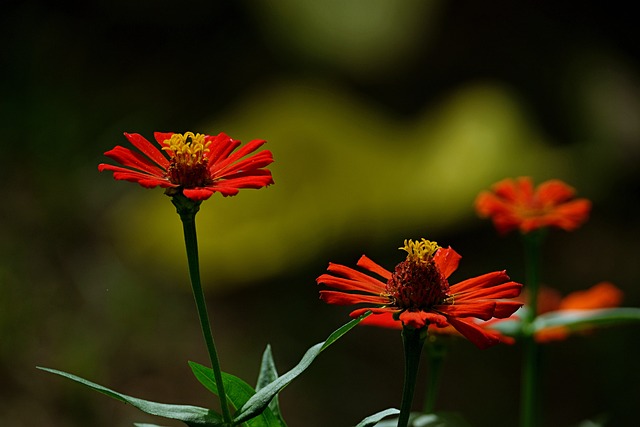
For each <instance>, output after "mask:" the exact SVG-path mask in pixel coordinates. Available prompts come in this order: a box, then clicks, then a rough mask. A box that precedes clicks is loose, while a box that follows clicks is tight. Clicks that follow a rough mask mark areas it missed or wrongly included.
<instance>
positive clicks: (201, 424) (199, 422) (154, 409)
mask: <svg viewBox="0 0 640 427" xmlns="http://www.w3.org/2000/svg"><path fill="white" fill-rule="evenodd" d="M38 369H41V370H43V371H46V372H50V373H52V374H56V375H60V376H62V377H65V378H68V379H70V380H73V381H75V382H77V383H80V384H82V385H84V386H86V387H89V388H91V389H93V390H95V391H99V392H100V393H104V394H106V395H107V396H109V397H112V398H114V399H116V400H119V401H121V402H124V403H128V404H130V405H131V406H133V407H135V408H138V409H139V410H141V411H142V412H145V413H147V414H150V415H156V416H158V417H164V418H169V419H172V420H178V421H182V422H184V423H185V424H186V425H188V426H190V427H215V426H222V425H223V421H222V417H221V416H220V415H219V414H217V413H216V412H214V411H212V410H209V409H205V408H200V407H197V406H188V405H172V404H166V403H156V402H149V401H147V400H142V399H138V398H136V397H131V396H127V395H126V394H122V393H118V392H116V391H113V390H110V389H108V388H106V387H103V386H101V385H99V384H95V383H92V382H91V381H87V380H85V379H84V378H80V377H77V376H75V375H72V374H68V373H66V372H63V371H58V370H56V369H50V368H41V367H38ZM143 425H144V424H143Z"/></svg>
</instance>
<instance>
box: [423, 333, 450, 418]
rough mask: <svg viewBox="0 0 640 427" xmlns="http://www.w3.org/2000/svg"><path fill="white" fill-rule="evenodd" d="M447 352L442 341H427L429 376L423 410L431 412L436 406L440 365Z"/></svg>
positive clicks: (426, 412)
mask: <svg viewBox="0 0 640 427" xmlns="http://www.w3.org/2000/svg"><path fill="white" fill-rule="evenodd" d="M446 354H447V346H446V345H445V344H443V343H442V342H438V341H434V342H431V341H430V342H429V344H428V345H427V363H428V364H429V378H428V380H427V391H426V394H425V399H424V407H423V412H424V413H425V414H431V413H433V411H434V410H435V408H436V400H437V398H438V390H439V389H440V379H441V378H442V366H443V365H444V359H445V358H446Z"/></svg>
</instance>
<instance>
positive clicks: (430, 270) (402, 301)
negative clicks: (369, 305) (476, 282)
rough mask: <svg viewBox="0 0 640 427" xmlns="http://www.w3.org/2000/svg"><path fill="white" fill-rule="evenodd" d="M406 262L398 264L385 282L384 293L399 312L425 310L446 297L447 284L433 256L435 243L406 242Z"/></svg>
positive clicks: (403, 248) (423, 241)
mask: <svg viewBox="0 0 640 427" xmlns="http://www.w3.org/2000/svg"><path fill="white" fill-rule="evenodd" d="M400 249H402V250H404V251H406V252H407V259H406V260H404V261H402V262H401V263H400V264H398V265H397V266H396V268H395V270H394V272H393V274H392V275H391V278H390V279H389V281H388V282H387V286H386V292H387V294H388V295H389V296H390V297H391V298H392V299H393V300H394V302H395V304H396V305H397V306H398V307H400V308H402V309H409V310H415V309H420V310H423V309H428V308H430V307H432V306H434V305H436V304H440V303H442V302H443V301H444V300H445V299H447V297H448V294H447V293H448V291H449V282H448V281H447V279H446V278H445V277H444V276H443V275H442V273H441V272H440V270H439V269H438V266H437V265H436V263H435V262H434V260H433V256H434V255H435V253H436V252H437V251H438V249H440V247H439V246H438V244H437V243H435V242H431V241H429V240H425V239H422V240H421V241H419V242H414V241H412V240H405V242H404V247H402V248H400Z"/></svg>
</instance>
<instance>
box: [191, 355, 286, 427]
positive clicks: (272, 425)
mask: <svg viewBox="0 0 640 427" xmlns="http://www.w3.org/2000/svg"><path fill="white" fill-rule="evenodd" d="M189 366H190V367H191V370H192V371H193V374H194V375H195V377H196V378H197V379H198V381H200V383H201V384H202V385H204V386H205V388H206V389H207V390H209V391H210V392H212V393H213V394H215V395H216V396H217V395H218V388H217V387H216V380H215V375H214V373H213V370H212V369H211V368H207V367H206V366H203V365H200V364H199V363H195V362H189ZM222 381H224V390H225V393H226V394H227V399H228V400H229V403H230V404H231V406H233V408H234V409H238V408H240V407H242V405H244V404H245V403H247V401H248V400H249V398H251V396H253V395H254V394H255V393H256V391H255V390H254V389H253V387H251V386H250V385H249V384H247V383H246V382H244V381H243V380H241V379H240V378H238V377H236V376H235V375H231V374H227V373H226V372H222ZM245 425H246V426H247V427H282V424H281V423H280V421H279V419H278V418H277V417H276V416H275V415H273V413H272V412H271V410H270V409H269V408H265V410H264V411H262V412H261V413H260V414H258V415H256V417H255V418H251V419H250V420H247V421H246V422H245Z"/></svg>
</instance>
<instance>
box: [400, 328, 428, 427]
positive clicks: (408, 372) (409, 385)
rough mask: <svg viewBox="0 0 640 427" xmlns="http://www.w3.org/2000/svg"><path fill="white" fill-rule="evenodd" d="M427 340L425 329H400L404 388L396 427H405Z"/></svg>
mask: <svg viewBox="0 0 640 427" xmlns="http://www.w3.org/2000/svg"><path fill="white" fill-rule="evenodd" d="M426 338H427V327H426V326H425V327H423V328H421V329H413V328H408V327H406V326H405V327H403V328H402V343H403V345H404V362H405V365H404V388H403V390H402V404H401V405H400V417H399V419H398V427H407V425H408V424H409V416H410V415H411V404H412V403H413V394H414V391H415V389H416V380H417V379H418V366H419V364H420V353H421V352H422V347H423V345H424V341H425V339H426Z"/></svg>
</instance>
